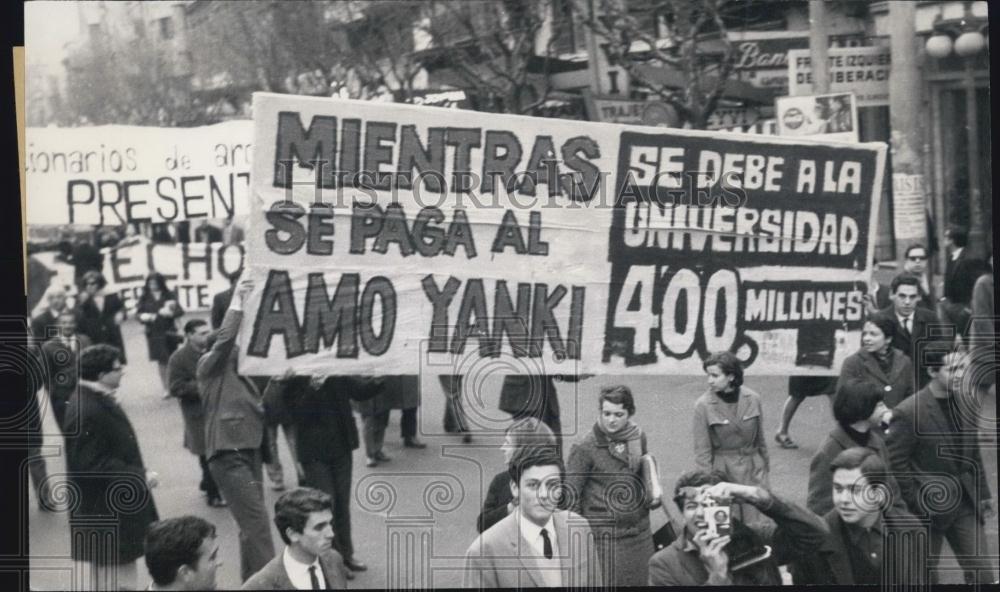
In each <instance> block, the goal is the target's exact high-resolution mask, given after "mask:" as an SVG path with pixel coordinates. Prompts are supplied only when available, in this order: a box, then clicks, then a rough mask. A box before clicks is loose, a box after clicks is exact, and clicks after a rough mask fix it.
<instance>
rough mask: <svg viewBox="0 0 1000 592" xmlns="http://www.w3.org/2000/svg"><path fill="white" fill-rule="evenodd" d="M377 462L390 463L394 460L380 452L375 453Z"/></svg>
mask: <svg viewBox="0 0 1000 592" xmlns="http://www.w3.org/2000/svg"><path fill="white" fill-rule="evenodd" d="M375 460H377V461H379V462H389V461H390V460H392V458H390V457H388V456H386V454H385V453H384V452H382V451H381V450H379V451H378V452H376V453H375Z"/></svg>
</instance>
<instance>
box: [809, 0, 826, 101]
mask: <svg viewBox="0 0 1000 592" xmlns="http://www.w3.org/2000/svg"><path fill="white" fill-rule="evenodd" d="M826 17H827V13H826V1H825V0H809V60H810V61H811V62H812V80H813V88H812V90H813V94H814V95H822V94H826V93H828V92H830V62H829V60H828V59H827V49H829V47H830V36H829V34H828V33H827V22H826V21H827V18H826Z"/></svg>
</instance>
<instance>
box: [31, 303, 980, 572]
mask: <svg viewBox="0 0 1000 592" xmlns="http://www.w3.org/2000/svg"><path fill="white" fill-rule="evenodd" d="M123 332H124V335H125V340H126V347H127V348H128V356H129V360H130V363H129V365H128V367H127V371H126V373H125V376H124V379H123V381H122V385H121V388H120V389H119V391H118V392H119V400H120V401H121V404H122V407H123V408H124V410H125V412H126V413H127V414H128V416H129V418H130V419H131V421H132V423H133V425H134V427H135V430H136V433H137V435H138V437H139V445H140V448H141V450H142V453H143V457H144V459H145V462H146V466H147V467H148V468H149V469H152V470H155V471H157V472H158V473H159V475H160V483H159V486H158V487H157V488H156V489H154V490H153V496H154V498H155V500H156V505H157V509H158V510H159V513H160V516H161V518H163V517H171V516H178V515H182V514H195V515H198V516H201V517H203V518H205V519H207V520H209V521H211V522H212V523H214V524H215V525H216V527H217V529H218V534H219V542H220V547H221V550H220V556H221V559H222V561H223V565H222V567H221V568H220V569H219V571H218V584H219V588H222V589H227V588H228V589H231V588H238V587H239V584H240V580H239V555H238V544H237V530H236V525H235V522H234V521H233V519H232V518H231V516H230V514H229V511H228V510H227V509H225V508H222V509H217V508H210V507H208V506H207V505H206V504H205V501H204V496H203V494H202V493H201V492H200V491H199V490H198V482H199V479H200V471H199V468H198V459H197V458H196V457H194V456H192V455H191V454H190V453H189V452H187V451H186V450H185V449H184V448H183V446H182V438H183V424H182V419H181V413H180V409H179V406H178V403H177V401H176V400H175V399H164V398H163V389H162V388H161V386H160V384H159V380H158V378H157V374H156V369H155V367H154V365H153V364H152V363H151V362H149V361H148V360H147V356H146V344H145V340H144V336H143V334H142V328H141V327H140V326H139V325H138V323H135V322H132V321H127V322H126V323H125V325H124V326H123ZM499 371H502V367H500V366H498V372H499ZM481 378H482V382H481V387H480V388H479V389H478V392H477V399H478V403H475V402H474V403H475V404H474V405H473V407H476V408H477V409H479V413H480V414H482V415H484V416H488V417H487V418H486V419H481V420H477V421H478V422H479V423H480V424H481V425H496V426H502V425H503V422H500V421H497V420H499V419H501V418H504V417H505V415H504V414H501V413H500V412H498V411H495V409H496V405H497V401H498V400H499V388H500V381H501V376H499V375H486V376H483V377H481ZM616 383H624V384H627V385H629V386H630V387H631V388H632V391H633V393H634V395H635V399H636V407H637V412H636V415H635V417H634V419H635V421H636V422H637V423H638V424H639V425H640V426H641V427H642V428H643V429H644V430H645V431H646V433H647V436H648V442H649V449H650V452H652V453H653V454H654V456H655V457H656V458H657V461H658V464H659V468H660V474H661V478H662V481H663V488H664V491H665V493H666V495H665V497H666V498H667V500H669V498H670V497H671V494H672V491H673V483H674V481H675V479H676V477H677V476H678V475H679V474H680V473H681V472H683V471H684V470H687V469H689V468H692V467H693V466H694V462H693V454H692V438H691V415H692V413H691V412H692V409H693V405H694V401H695V399H696V398H697V397H698V396H699V395H700V394H701V393H702V392H703V391H704V388H705V383H704V379H703V378H702V377H701V376H696V377H674V376H655V377H653V376H650V377H638V376H636V377H614V376H597V377H593V378H589V379H586V380H583V381H581V382H579V383H577V384H573V383H557V386H558V389H559V400H560V404H561V406H562V421H563V426H564V430H565V431H566V436H565V439H566V440H565V441H566V452H567V453H568V450H569V445H570V443H571V442H572V441H573V440H574V439H575V438H576V437H578V436H580V435H583V434H584V433H586V431H587V430H589V429H591V427H592V426H593V423H594V421H595V419H596V417H597V413H596V411H597V407H596V396H597V392H598V391H599V389H600V387H601V386H604V385H609V384H616ZM746 383H747V385H748V386H750V387H752V388H753V389H754V390H756V391H757V392H759V393H760V394H761V396H762V398H763V406H764V424H765V427H766V432H767V438H768V444H769V445H770V451H771V476H770V478H771V486H772V489H773V490H774V491H776V492H780V493H781V494H782V495H784V496H786V497H788V498H790V499H791V500H793V501H795V502H798V503H802V504H804V503H805V498H806V484H807V479H808V470H809V460H810V459H811V457H812V455H813V454H814V453H815V451H816V449H817V447H818V446H819V444H820V442H821V440H822V439H823V437H824V436H825V435H826V433H827V432H829V430H830V428H831V427H832V423H833V420H832V416H831V412H830V409H829V403H828V400H827V398H826V397H814V398H809V399H807V400H806V401H805V402H804V403H803V404H802V406H801V407H800V408H799V410H798V413H797V414H796V416H795V419H794V420H793V422H792V428H791V432H790V433H791V436H792V437H793V438H794V439H795V441H796V442H798V444H799V445H800V447H799V449H797V450H783V449H781V448H779V447H778V446H777V445H776V444H775V443H774V439H773V435H774V432H775V430H776V428H777V425H778V421H779V419H780V414H781V407H782V404H783V402H784V400H785V396H786V394H787V378H779V377H748V379H747V381H746ZM41 398H42V400H43V404H44V395H42V396H41ZM467 404H468V403H467ZM995 405H996V401H995V398H991V399H989V400H988V401H987V402H986V407H985V409H984V412H985V416H986V417H992V418H995V417H996V406H995ZM443 412H444V396H443V394H442V391H441V387H440V384H439V382H438V380H437V378H436V377H435V376H429V375H428V376H424V377H423V378H422V406H421V414H420V430H421V436H420V437H421V438H422V439H423V440H424V441H425V442H427V444H428V447H427V449H425V450H414V449H405V448H403V446H402V440H401V438H400V436H399V412H398V411H394V412H393V413H392V417H391V423H390V425H389V428H388V430H387V433H386V447H385V451H386V453H387V454H388V455H389V456H390V457H391V459H392V460H391V461H390V462H387V463H384V464H382V465H379V466H378V467H375V468H373V469H369V468H366V467H365V457H364V452H363V449H359V450H357V451H355V455H354V484H355V488H354V498H353V500H352V524H353V532H354V545H355V547H356V553H355V556H356V558H358V559H359V560H361V561H364V562H366V563H367V564H368V566H369V570H368V571H367V572H363V573H358V574H357V578H356V579H355V580H354V581H353V582H350V587H352V588H389V587H393V588H395V587H399V588H408V587H412V586H417V587H434V588H440V587H458V586H460V585H461V575H462V574H461V565H462V556H463V554H464V552H465V550H466V548H467V547H468V546H469V544H470V543H471V542H472V540H473V539H474V538H475V536H476V530H475V523H476V516H477V514H478V512H479V509H480V506H481V503H482V499H483V497H484V496H485V493H486V488H487V486H488V485H489V482H490V479H491V478H492V477H493V475H494V474H496V473H497V472H498V471H500V470H501V469H502V468H503V467H502V464H503V461H502V456H501V453H500V450H499V446H500V443H501V442H502V434H499V433H497V432H494V433H492V434H486V435H484V434H482V433H477V434H476V435H475V437H474V440H473V442H472V443H471V444H463V443H462V441H461V438H460V436H457V435H451V434H444V433H443V429H442V417H443ZM490 420H492V421H490ZM357 423H358V429H359V430H360V428H361V420H360V417H358V420H357ZM994 425H995V424H994ZM43 429H44V431H45V449H44V450H45V453H46V454H47V455H50V456H49V457H48V458H47V464H48V470H49V474H50V475H51V474H57V473H60V472H62V471H63V470H64V467H65V465H64V461H63V453H62V438H61V437H60V436H59V435H58V431H57V429H56V426H55V423H54V420H53V418H52V414H51V413H50V412H49V411H48V410H47V409H46V410H45V411H44V423H43ZM279 446H280V457H281V460H282V464H283V466H284V471H285V480H286V483H287V484H288V485H289V486H294V485H295V472H294V469H293V465H292V462H291V457H290V454H289V451H288V447H287V443H286V442H285V441H284V439H283V438H282V439H281V442H280V445H279ZM983 459H984V462H985V464H986V470H987V473H988V476H989V483H990V489H991V491H992V492H993V498H994V499H997V496H996V490H997V454H996V444H995V439H993V440H992V442H990V443H985V444H984V445H983ZM22 481H23V482H24V483H27V474H26V470H25V469H22ZM265 489H266V493H265V498H266V505H267V507H268V511H269V513H272V515H273V507H274V501H275V499H276V498H277V496H278V495H280V494H278V493H276V492H274V491H272V490H271V487H270V483H269V482H267V478H266V477H265ZM668 503H669V501H668ZM28 504H29V506H28V510H27V512H28V517H29V544H30V552H31V573H30V577H31V587H32V588H34V589H36V590H65V589H69V587H70V583H71V577H72V562H71V561H70V560H69V546H70V539H69V527H68V522H67V516H66V513H65V512H54V513H43V512H40V511H39V510H38V506H37V502H36V500H35V498H34V495H33V493H32V494H30V497H29V499H28ZM661 520H662V517H657V523H659V521H661ZM986 528H987V539H988V540H989V541H992V542H991V545H992V546H991V548H990V552H991V554H992V555H993V556H994V557H995V556H996V544H997V522H996V519H994V520H993V521H992V523H990V524H988V525H987V527H986ZM271 530H272V532H271V536H272V538H273V539H274V544H275V549H276V550H277V551H278V552H280V550H281V549H282V543H281V539H280V538H279V536H278V534H277V531H276V530H275V529H274V528H273V526H272V529H271ZM408 558H409V559H408ZM945 565H946V566H948V565H950V566H952V567H957V565H955V564H954V560H953V559H952V558H950V557H949V558H948V560H947V561H946V563H945ZM390 566H391V567H390ZM139 574H140V576H139V585H140V588H145V586H146V585H148V584H149V582H150V578H149V576H148V574H147V572H146V569H145V564H144V563H143V562H142V560H140V562H139ZM943 581H944V582H951V583H960V582H961V574H960V572H957V571H955V570H954V569H951V570H948V571H947V572H946V573H944V574H943Z"/></svg>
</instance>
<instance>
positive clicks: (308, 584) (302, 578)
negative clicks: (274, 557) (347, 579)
mask: <svg viewBox="0 0 1000 592" xmlns="http://www.w3.org/2000/svg"><path fill="white" fill-rule="evenodd" d="M281 562H282V563H283V564H284V566H285V573H286V574H288V580H289V581H290V582H291V583H292V585H293V586H295V589H296V590H312V589H313V587H312V580H311V579H310V578H309V567H310V566H316V579H317V580H319V587H320V589H321V590H326V589H327V585H326V578H324V577H323V568H322V567H320V565H319V557H317V558H316V559H315V560H313V562H312V563H302V562H301V561H299V560H298V559H296V558H294V557H292V554H291V553H290V552H289V551H288V547H285V552H284V553H282V556H281Z"/></svg>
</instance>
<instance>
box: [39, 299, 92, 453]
mask: <svg viewBox="0 0 1000 592" xmlns="http://www.w3.org/2000/svg"><path fill="white" fill-rule="evenodd" d="M58 323H59V324H58V328H59V334H58V335H57V336H55V337H53V338H51V339H49V340H48V341H46V342H45V343H44V344H43V345H42V353H43V354H45V363H46V365H45V369H46V371H45V375H44V376H43V379H44V381H45V390H46V392H48V393H49V405H51V406H52V415H53V416H55V418H56V424H57V425H58V426H59V429H60V430H61V431H62V432H63V434H65V433H66V432H67V431H69V432H71V433H75V432H76V430H77V427H76V426H68V427H67V426H65V425H64V423H65V421H66V405H67V404H68V403H69V399H70V397H71V396H72V395H73V393H74V392H75V391H76V388H77V380H78V379H79V376H78V374H79V369H80V352H82V351H83V350H84V349H86V348H87V347H90V345H91V341H90V338H89V337H87V336H86V335H78V334H77V331H76V313H74V312H73V311H72V310H63V311H62V312H61V313H59V319H58Z"/></svg>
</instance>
